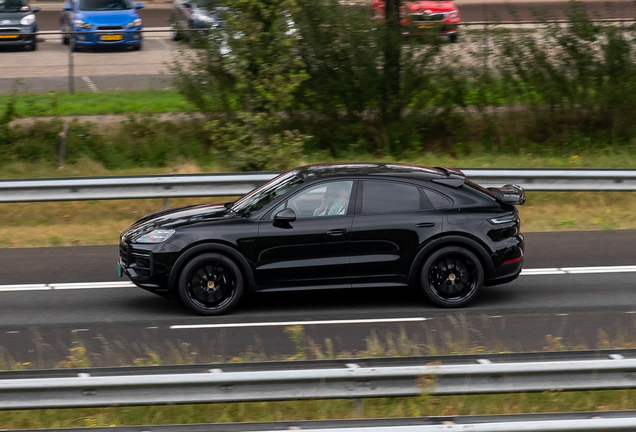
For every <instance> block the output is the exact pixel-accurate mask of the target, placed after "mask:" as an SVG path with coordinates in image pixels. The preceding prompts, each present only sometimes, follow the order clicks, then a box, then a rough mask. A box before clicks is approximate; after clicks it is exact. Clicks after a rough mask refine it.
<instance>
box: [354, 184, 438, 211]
mask: <svg viewBox="0 0 636 432" xmlns="http://www.w3.org/2000/svg"><path fill="white" fill-rule="evenodd" d="M430 208H432V205H431V204H430V202H429V200H428V198H427V197H426V195H425V194H424V192H423V191H422V190H421V188H419V187H417V186H414V185H410V184H406V183H399V182H390V181H375V180H366V181H363V182H362V208H361V210H362V214H374V213H399V212H408V211H416V210H424V209H430Z"/></svg>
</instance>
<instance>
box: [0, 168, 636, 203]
mask: <svg viewBox="0 0 636 432" xmlns="http://www.w3.org/2000/svg"><path fill="white" fill-rule="evenodd" d="M462 171H464V173H465V174H466V176H467V177H468V178H469V179H470V180H473V181H475V182H476V183H479V184H481V185H483V186H485V187H490V186H501V185H503V184H518V185H520V186H522V187H523V188H524V189H526V190H528V191H636V170H559V169H464V170H462ZM277 174H278V173H272V172H256V173H235V174H197V175H159V176H132V177H92V178H61V179H55V178H46V179H25V180H17V179H12V180H1V181H0V202H3V203H10V202H38V201H79V200H112V199H139V198H181V197H212V196H239V195H244V194H246V193H247V192H249V191H250V190H252V189H254V188H256V187H258V186H260V185H262V184H263V183H265V182H267V181H268V180H271V179H272V178H274V177H275V176H276V175H277Z"/></svg>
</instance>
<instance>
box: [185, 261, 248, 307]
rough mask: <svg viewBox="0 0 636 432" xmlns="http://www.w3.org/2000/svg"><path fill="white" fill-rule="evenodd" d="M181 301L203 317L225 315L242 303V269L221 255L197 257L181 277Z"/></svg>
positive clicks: (189, 263)
mask: <svg viewBox="0 0 636 432" xmlns="http://www.w3.org/2000/svg"><path fill="white" fill-rule="evenodd" d="M178 290H179V298H181V301H182V302H183V304H184V305H185V306H187V307H188V308H189V309H190V310H192V311H194V312H196V313H197V314H199V315H221V314H223V313H225V312H227V311H229V310H230V309H232V308H233V307H234V306H236V304H237V303H238V302H239V300H240V298H241V295H242V293H243V275H242V273H241V270H240V269H239V267H238V266H237V265H236V263H234V261H232V260H231V259H229V258H228V257H226V256H225V255H221V254H217V253H207V254H203V255H198V256H196V257H194V258H193V259H192V260H191V261H190V262H188V263H187V264H186V265H185V267H184V268H183V270H182V271H181V275H180V276H179V284H178Z"/></svg>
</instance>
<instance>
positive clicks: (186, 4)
mask: <svg viewBox="0 0 636 432" xmlns="http://www.w3.org/2000/svg"><path fill="white" fill-rule="evenodd" d="M183 7H184V8H186V9H191V8H192V3H188V2H185V3H183Z"/></svg>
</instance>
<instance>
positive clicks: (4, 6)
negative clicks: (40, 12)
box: [0, 0, 29, 12]
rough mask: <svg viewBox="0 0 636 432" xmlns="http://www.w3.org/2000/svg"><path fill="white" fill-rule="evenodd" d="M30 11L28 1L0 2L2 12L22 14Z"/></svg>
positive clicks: (4, 0) (10, 0)
mask: <svg viewBox="0 0 636 432" xmlns="http://www.w3.org/2000/svg"><path fill="white" fill-rule="evenodd" d="M28 9H29V4H28V3H27V2H26V0H0V12H20V11H25V10H28Z"/></svg>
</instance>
